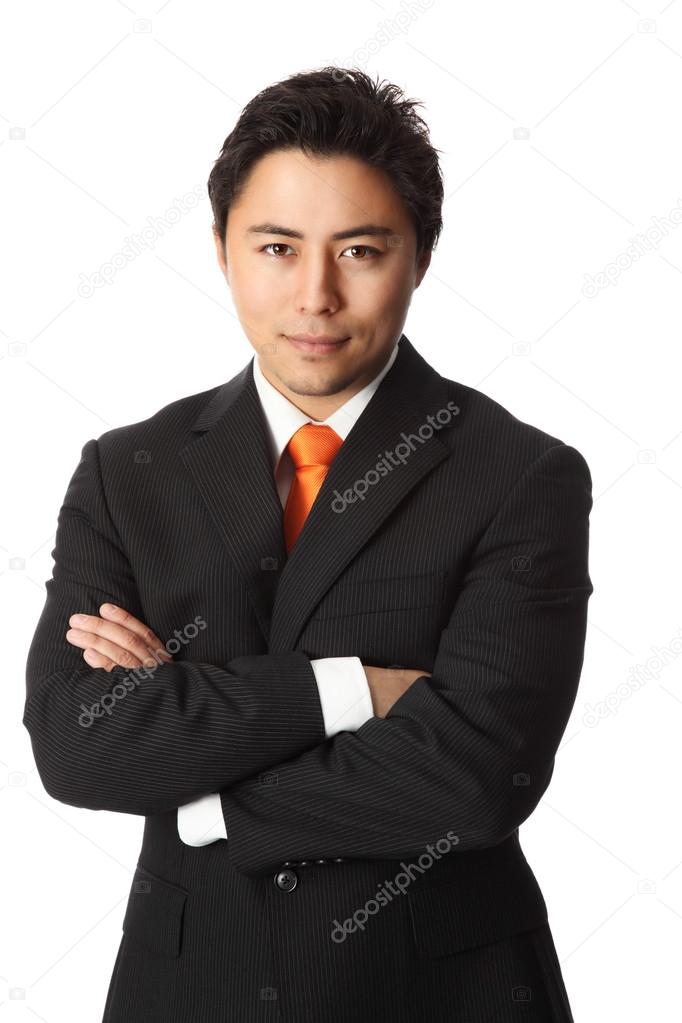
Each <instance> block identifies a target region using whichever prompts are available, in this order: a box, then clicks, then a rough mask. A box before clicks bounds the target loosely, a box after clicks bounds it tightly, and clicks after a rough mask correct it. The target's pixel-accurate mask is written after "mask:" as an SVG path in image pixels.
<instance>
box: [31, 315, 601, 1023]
mask: <svg viewBox="0 0 682 1023" xmlns="http://www.w3.org/2000/svg"><path fill="white" fill-rule="evenodd" d="M429 417H431V418H430V419H429ZM590 508H591V480H590V474H589V469H588V467H587V465H586V463H585V460H584V459H583V457H582V456H581V455H580V453H579V452H578V451H576V450H575V448H572V447H570V446H568V445H566V444H564V443H563V442H562V441H561V440H559V439H558V438H556V437H552V436H550V435H549V434H547V433H544V432H543V431H541V430H538V429H537V428H535V427H533V426H530V425H528V424H526V423H523V422H521V421H520V420H518V419H516V418H515V417H514V416H512V415H511V414H510V413H509V412H507V411H506V410H505V409H504V408H503V407H502V406H500V405H499V404H497V403H496V402H494V401H493V400H491V399H490V398H488V397H486V396H485V395H483V394H481V393H480V392H477V391H475V390H474V389H472V388H469V387H466V386H465V385H463V384H460V383H457V382H455V381H451V380H447V379H445V378H443V377H441V376H440V375H439V374H438V373H436V372H435V371H434V370H433V369H432V368H431V367H430V366H429V365H428V364H427V363H426V362H425V361H424V359H422V358H421V356H420V355H419V354H418V352H417V351H416V350H415V349H414V347H413V346H412V345H411V344H410V342H409V341H408V340H407V338H406V337H405V336H404V335H403V337H402V338H401V342H400V347H399V353H398V357H397V358H396V361H395V363H394V365H393V366H392V368H391V370H390V371H389V373H387V375H386V377H385V378H384V380H383V381H382V383H381V385H380V387H379V388H378V390H377V391H376V393H375V394H374V396H373V398H372V400H371V401H370V402H369V404H368V405H367V407H366V409H365V410H364V412H363V414H362V415H361V417H360V419H359V420H358V421H357V423H356V424H355V426H354V428H353V430H352V431H351V433H350V434H349V435H348V437H347V439H346V441H345V443H344V444H343V446H342V448H341V449H340V451H339V454H338V455H337V457H336V458H335V459H334V461H333V463H332V465H331V467H330V470H329V473H328V475H327V477H326V478H325V481H324V483H323V486H322V488H321V490H320V493H319V495H318V498H317V500H316V501H315V504H314V505H313V508H312V510H311V512H310V514H309V516H308V517H307V519H306V522H305V524H304V526H303V529H302V531H301V534H300V536H299V538H298V540H297V543H296V545H295V547H294V549H293V551H292V553H291V556H290V557H289V558H288V559H287V557H286V551H285V548H284V539H283V531H282V507H281V504H280V502H279V499H278V495H277V493H276V490H275V485H274V480H273V476H272V472H271V467H270V466H269V463H268V452H267V447H266V435H265V430H264V423H263V419H262V413H261V411H260V406H259V402H258V398H257V394H256V391H255V386H254V382H253V372H252V363H249V364H248V365H247V366H246V367H245V369H244V370H242V372H241V373H239V374H238V375H237V376H236V377H235V378H234V379H233V380H231V381H229V382H228V383H226V384H224V385H222V386H220V387H216V388H213V389H212V390H210V391H206V392H204V393H202V394H199V395H193V396H191V397H189V398H183V399H181V400H179V401H176V402H174V403H172V404H171V405H169V406H167V407H166V408H164V409H162V410H160V411H159V412H158V413H156V415H154V416H152V417H150V418H149V419H147V420H145V421H143V422H140V423H136V424H132V425H130V426H126V427H122V428H119V429H116V430H111V431H108V432H107V433H105V434H103V435H102V436H101V437H100V438H99V439H98V440H90V441H88V442H87V443H86V444H85V446H84V448H83V451H82V455H81V460H80V463H79V465H78V467H77V468H76V470H75V472H74V475H73V477H72V479H71V481H70V483H69V487H68V489H67V493H66V497H65V500H64V503H63V505H62V507H61V509H60V513H59V521H58V529H57V539H56V546H55V549H54V551H53V556H54V558H55V567H54V571H53V576H52V579H51V580H49V581H48V582H47V599H46V602H45V607H44V609H43V612H42V615H41V617H40V620H39V622H38V625H37V628H36V632H35V635H34V638H33V642H32V644H31V648H30V650H29V655H28V661H27V672H26V676H27V679H26V680H27V698H26V705H25V711H24V724H25V725H26V727H27V729H28V730H29V733H30V736H31V742H32V745H33V751H34V755H35V759H36V764H37V766H38V769H39V772H40V775H41V778H42V780H43V783H44V785H45V788H46V789H47V791H48V792H49V793H50V794H51V795H52V796H54V797H55V798H57V799H60V800H62V801H64V802H66V803H71V804H72V805H76V806H84V807H89V808H92V809H100V808H102V809H109V810H116V811H119V812H123V813H135V814H141V815H144V816H145V818H146V819H145V829H144V836H143V841H142V848H141V850H140V855H139V859H138V864H137V867H136V871H135V876H134V878H133V881H132V884H131V890H130V896H129V899H128V904H127V907H126V911H125V916H124V920H123V936H122V939H121V944H120V947H119V952H118V955H117V958H116V962H115V964H114V969H113V972H112V978H111V983H110V987H109V991H108V996H107V1003H106V1007H105V1013H104V1020H105V1021H108V1023H119V1021H124V1020H125V1021H127V1023H137V1021H140V1023H141V1021H144V1023H156V1021H159V1023H160V1021H162V1020H163V1021H164V1023H179V1021H187V1020H196V1021H201V1023H214V1021H215V1023H217V1021H219V1020H220V1021H224V1020H235V1021H239V1023H250V1021H256V1020H273V1021H279V1023H304V1021H308V1020H310V1021H316V1023H318V1021H321V1020H325V1021H328V1023H351V1021H354V1023H355V1021H358V1020H359V1021H363V1020H368V1021H370V1020H371V1021H372V1023H380V1021H389V1020H390V1021H392V1023H403V1021H404V1023H407V1021H425V1023H437V1021H440V1020H448V1021H460V1023H464V1021H467V1023H483V1021H487V1023H492V1021H493V1020H495V1021H500V1023H505V1021H514V1020H517V1019H519V1020H520V1019H524V1020H526V1021H532V1023H540V1021H542V1023H570V1021H571V1019H572V1017H571V1012H570V1007H569V1003H568V998H567V996H566V991H565V987H564V985H563V980H562V977H561V972H560V968H559V963H558V960H557V958H556V950H555V949H554V945H553V940H552V935H551V932H550V929H549V923H548V914H547V906H546V904H545V901H544V898H543V896H542V893H541V891H540V888H539V886H538V884H537V881H536V879H535V876H534V875H533V872H532V870H531V868H530V866H529V865H528V863H527V861H526V859H525V857H524V855H523V852H522V849H521V846H520V843H519V835H518V829H519V826H520V824H522V822H523V821H524V820H526V819H527V818H528V816H529V815H530V814H531V813H532V811H533V809H534V808H535V806H536V805H537V803H538V802H539V800H540V798H541V796H542V794H543V792H544V791H545V789H546V787H547V785H548V784H549V781H550V778H551V775H552V772H553V769H554V755H555V752H556V749H557V747H558V744H559V742H560V740H561V736H562V734H563V731H564V729H565V726H566V723H567V720H568V716H569V714H570V711H571V708H572V706H573V702H574V700H575V695H576V688H577V685H578V680H579V676H580V670H581V666H582V658H583V644H584V637H585V626H586V609H587V602H588V598H589V595H590V593H591V592H592V585H591V582H590V578H589V574H588V568H587V550H588V517H589V511H590ZM104 600H111V601H112V602H114V603H117V604H120V605H122V606H124V607H126V608H128V609H129V610H131V611H132V612H133V613H134V614H135V615H137V616H139V617H140V618H142V619H143V620H144V621H145V622H147V624H149V625H150V626H151V627H152V628H153V629H154V631H155V632H156V633H157V634H158V635H159V636H160V637H161V638H162V639H164V640H166V639H168V638H169V637H172V636H173V634H174V632H175V635H176V637H178V638H177V644H178V649H177V652H175V653H174V661H173V663H171V664H168V665H162V666H160V667H158V668H157V669H155V671H154V673H153V675H152V677H150V678H146V679H143V680H142V681H140V682H139V684H138V685H135V684H133V683H132V682H131V681H130V679H128V688H126V682H125V679H126V678H128V676H129V674H130V673H128V672H126V671H125V669H122V668H117V669H115V670H114V671H113V672H111V673H106V672H103V671H102V670H99V669H88V668H87V667H83V661H82V656H81V651H80V650H79V649H78V648H74V647H72V646H71V645H70V644H68V643H67V642H66V641H65V640H64V633H65V632H66V629H67V628H68V617H69V615H70V614H71V613H73V612H74V611H84V612H86V613H91V614H96V613H97V609H98V607H99V605H100V604H101V603H102V602H103V601H104ZM202 622H203V625H202V624H201V623H202ZM171 652H173V651H171ZM353 655H355V656H359V657H360V658H361V659H362V661H363V663H365V664H375V665H381V666H388V665H396V664H401V665H405V666H407V667H416V668H423V669H424V671H428V672H431V673H432V677H431V678H427V677H425V676H423V677H421V678H420V679H418V680H417V681H416V682H415V683H414V684H413V685H412V686H411V687H410V689H408V691H407V692H406V693H405V694H404V695H403V696H402V697H401V699H400V700H398V701H397V703H396V704H395V705H394V706H393V708H392V709H391V711H390V712H389V714H388V715H387V717H386V718H385V719H379V718H371V719H370V720H369V721H367V722H366V723H365V724H364V725H363V726H362V727H361V728H359V729H358V730H357V732H341V733H339V734H338V735H336V736H334V737H333V738H332V739H329V740H325V738H324V726H323V720H322V715H321V709H320V705H319V697H318V695H317V689H316V685H315V679H314V675H313V672H312V669H311V668H310V663H309V662H310V659H314V658H318V657H328V656H353ZM114 684H118V697H117V698H114V695H113V690H112V687H113V686H114ZM110 691H111V694H110ZM107 696H109V699H108V700H107ZM98 706H99V707H100V708H104V707H105V706H107V707H108V708H109V709H108V711H105V710H102V715H101V716H100V717H94V716H92V715H93V713H94V712H93V710H92V708H93V707H98ZM83 708H85V710H84V709H83ZM88 708H90V713H91V716H92V720H91V722H90V724H89V725H88V726H87V727H84V724H83V722H84V721H86V720H87V716H86V711H87V710H88ZM79 715H83V717H82V720H81V723H79ZM213 791H220V792H221V803H222V808H223V812H224V814H225V819H226V824H227V833H228V836H229V838H228V840H227V841H226V842H225V841H222V842H216V843H214V844H212V845H208V846H205V847H191V846H187V845H184V844H183V843H182V842H181V841H180V839H179V836H178V834H177V829H176V813H175V808H176V807H177V806H178V805H180V804H182V803H184V802H189V801H190V800H192V799H194V798H197V797H198V796H200V795H203V794H205V793H207V792H213ZM399 877H401V878H402V879H403V880H401V883H400V884H398V880H397V879H398V878H399ZM405 879H406V880H405ZM370 907H371V908H370ZM363 914H364V919H363ZM334 935H335V936H336V937H334Z"/></svg>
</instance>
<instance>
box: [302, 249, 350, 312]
mask: <svg viewBox="0 0 682 1023" xmlns="http://www.w3.org/2000/svg"><path fill="white" fill-rule="evenodd" d="M340 302H341V296H340V289H339V281H338V276H337V273H336V267H335V265H334V257H333V256H331V255H328V254H325V253H307V254H306V255H305V256H302V257H301V258H300V262H299V265H298V267H297V268H296V295H295V303H296V309H297V311H298V312H299V313H304V314H308V315H319V314H321V313H331V312H336V310H337V309H338V308H339V305H340ZM304 329H305V328H304Z"/></svg>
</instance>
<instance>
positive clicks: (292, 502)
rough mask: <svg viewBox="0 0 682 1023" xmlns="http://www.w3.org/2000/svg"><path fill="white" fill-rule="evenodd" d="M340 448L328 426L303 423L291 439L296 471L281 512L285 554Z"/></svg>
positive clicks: (289, 449)
mask: <svg viewBox="0 0 682 1023" xmlns="http://www.w3.org/2000/svg"><path fill="white" fill-rule="evenodd" d="M342 444H343V441H342V439H341V438H340V437H339V435H338V433H335V432H334V430H332V428H331V426H319V425H316V424H315V423H306V424H305V426H302V427H301V428H300V429H299V430H297V431H296V433H295V434H294V435H293V437H292V438H291V440H290V441H289V443H288V445H287V448H288V451H289V453H290V455H291V457H292V459H293V463H294V465H295V467H296V475H295V477H294V480H293V482H292V484H291V489H290V491H289V496H288V497H287V503H286V506H285V508H284V539H285V542H286V547H287V553H289V552H290V551H291V548H292V547H293V546H294V544H295V543H296V540H297V538H298V534H299V533H300V532H301V530H302V529H303V523H304V522H305V520H306V519H307V517H308V512H309V511H310V509H311V508H312V506H313V504H314V501H315V498H316V497H317V494H318V491H319V489H320V487H321V486H322V484H323V483H324V478H325V476H326V475H327V473H328V472H329V466H330V465H331V463H332V462H333V461H334V459H335V458H336V455H337V453H338V450H339V448H340V447H341V445H342Z"/></svg>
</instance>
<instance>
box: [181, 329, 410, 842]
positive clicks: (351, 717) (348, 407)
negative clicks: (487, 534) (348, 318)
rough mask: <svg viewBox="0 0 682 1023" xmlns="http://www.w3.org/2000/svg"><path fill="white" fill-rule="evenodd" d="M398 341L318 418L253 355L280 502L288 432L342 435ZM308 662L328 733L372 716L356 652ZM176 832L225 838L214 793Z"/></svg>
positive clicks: (288, 465) (191, 807)
mask: <svg viewBox="0 0 682 1023" xmlns="http://www.w3.org/2000/svg"><path fill="white" fill-rule="evenodd" d="M398 343H399V342H396V344H395V346H394V348H393V351H392V352H391V355H390V357H389V359H388V361H387V362H386V365H385V366H384V368H383V369H382V370H381V372H380V373H378V374H377V375H376V376H375V377H374V379H373V380H371V381H370V383H368V384H367V385H366V386H365V387H363V388H362V390H361V391H358V392H357V393H356V394H354V395H353V396H352V397H351V398H349V399H348V401H346V402H344V404H343V405H341V406H340V407H339V408H337V409H336V411H335V412H333V413H332V414H331V415H330V416H329V417H328V418H327V419H324V420H314V419H311V418H310V416H307V415H306V414H305V412H302V411H301V409H300V408H297V406H296V405H294V404H293V403H292V402H290V401H289V399H288V398H286V397H285V396H284V395H283V394H282V393H281V391H278V390H277V388H276V387H274V386H273V385H272V384H271V383H270V381H269V380H267V379H266V378H265V377H264V376H263V373H262V371H261V368H260V365H259V362H258V359H257V358H256V357H255V356H254V359H253V379H254V383H255V385H256V390H257V391H258V396H259V398H260V401H261V406H262V408H263V413H264V416H265V422H266V428H267V434H268V438H269V441H270V452H271V458H272V465H273V472H274V475H275V481H276V485H277V492H278V494H279V499H280V501H281V503H282V507H283V508H284V506H285V505H286V500H287V497H288V495H289V490H290V488H291V484H292V483H293V480H294V476H295V472H296V470H295V466H294V463H293V460H292V458H291V455H290V453H289V451H288V450H287V445H288V444H289V441H290V440H291V438H292V437H293V435H294V434H295V433H296V431H297V430H298V429H300V428H301V426H303V425H305V424H306V423H313V422H314V423H317V424H318V425H324V426H330V427H331V428H332V430H334V432H335V433H337V434H338V435H339V437H340V438H341V440H345V439H346V437H347V435H348V434H349V433H350V431H351V429H352V428H353V426H354V425H355V423H356V421H357V419H358V418H359V417H360V415H361V414H362V412H363V411H364V409H365V407H366V406H367V404H368V402H369V400H370V398H371V397H372V395H373V394H374V392H375V391H376V389H377V387H378V386H379V384H380V383H381V381H382V380H383V379H384V377H385V376H386V374H387V373H388V371H389V369H390V368H391V366H392V365H393V363H394V362H395V360H396V357H397V355H398ZM310 665H311V667H312V669H313V672H314V675H315V681H316V682H317V689H318V693H319V696H320V704H321V706H322V717H323V720H324V728H325V734H326V737H327V738H328V739H329V738H331V737H332V736H333V735H336V733H337V732H350V731H355V729H357V728H359V727H360V725H362V724H364V722H365V721H367V720H369V718H371V717H372V716H373V713H374V710H373V706H372V697H371V694H370V690H369V685H368V684H367V676H366V674H365V669H364V668H363V667H362V662H361V660H360V658H359V657H322V658H317V659H316V660H311V662H310ZM178 833H179V835H180V838H181V839H182V841H183V842H185V843H186V844H187V845H208V844H209V843H210V842H216V841H217V840H218V839H220V838H227V832H226V830H225V820H224V817H223V812H222V806H221V802H220V794H219V793H217V792H212V793H210V794H209V795H206V796H201V797H200V798H199V799H195V800H194V801H193V802H191V803H186V804H185V805H184V806H180V807H178Z"/></svg>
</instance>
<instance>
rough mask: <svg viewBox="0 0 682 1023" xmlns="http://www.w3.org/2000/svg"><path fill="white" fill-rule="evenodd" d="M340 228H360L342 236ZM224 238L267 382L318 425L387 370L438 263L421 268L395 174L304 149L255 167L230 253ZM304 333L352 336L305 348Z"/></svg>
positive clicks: (231, 233) (223, 254)
mask: <svg viewBox="0 0 682 1023" xmlns="http://www.w3.org/2000/svg"><path fill="white" fill-rule="evenodd" d="M370 225H373V226H374V227H375V228H382V229H387V231H384V232H382V233H379V234H372V233H371V232H370V231H368V227H369V226H370ZM358 228H359V229H360V230H358ZM282 229H286V231H285V230H282ZM287 231H290V232H296V233H297V236H296V237H293V236H292V235H291V234H288V233H287ZM340 232H348V233H347V235H346V237H344V238H337V239H334V237H333V236H334V235H335V234H338V233H340ZM214 238H215V243H216V250H217V253H218V262H219V264H220V267H221V269H222V271H223V273H224V275H225V278H226V280H227V283H228V285H229V287H230V289H231V291H232V298H233V301H234V304H235V308H236V310H237V315H238V317H239V320H240V323H241V325H242V327H243V328H244V332H245V333H246V335H247V337H248V339H249V341H250V342H251V344H252V345H253V347H254V349H255V350H256V352H257V354H258V358H259V365H260V368H261V370H262V372H263V375H264V376H265V377H266V378H267V379H268V380H269V381H270V382H271V383H272V384H273V385H274V386H275V387H276V388H277V389H278V390H279V391H281V392H282V393H283V394H285V396H286V397H287V398H289V400H290V401H293V403H294V404H295V405H297V406H298V407H299V408H301V409H302V410H303V411H304V412H305V413H306V415H309V416H310V417H311V418H314V419H326V418H327V416H328V415H330V414H331V413H332V412H333V411H334V410H335V409H336V408H338V406H339V405H341V404H343V402H345V401H347V400H348V398H350V397H351V396H352V395H353V394H355V393H356V392H357V391H359V390H361V389H362V388H363V387H364V386H365V385H366V384H368V383H369V381H370V380H372V379H373V378H374V377H375V376H376V375H377V373H379V371H380V370H381V369H382V368H383V366H384V365H385V364H386V361H387V360H388V358H389V356H390V354H391V351H392V350H393V347H394V345H395V343H396V341H397V340H398V338H399V337H400V335H401V333H402V330H403V325H404V323H405V319H406V316H407V311H408V308H409V305H410V301H411V298H412V292H413V291H414V289H415V288H416V287H418V286H419V283H420V282H421V280H422V277H423V276H424V273H425V272H426V269H427V267H428V264H429V261H430V253H427V254H426V255H425V256H423V257H422V259H421V260H420V262H419V263H417V262H416V259H415V255H416V241H417V239H416V232H415V229H414V226H413V223H412V220H411V219H410V215H409V213H408V212H407V209H406V208H405V206H404V205H403V202H402V200H401V199H400V197H399V196H398V194H397V192H396V191H395V189H394V188H393V185H392V183H391V181H390V179H389V178H388V176H387V175H386V174H385V173H384V172H383V171H379V170H377V169H375V168H373V167H370V166H369V165H367V164H365V163H363V162H362V161H360V160H356V159H355V158H353V157H348V156H334V157H323V158H314V157H309V156H306V155H305V154H304V153H303V152H302V151H301V150H298V149H296V150H288V151H276V152H272V153H269V154H268V155H267V156H264V157H263V158H262V159H261V160H259V161H258V163H256V164H255V165H254V167H253V169H252V171H251V173H250V175H249V177H248V179H247V181H246V184H245V187H244V191H243V193H242V195H240V197H239V200H238V202H237V203H236V204H234V205H233V206H232V207H231V208H230V211H229V216H228V221H227V230H226V237H225V247H224V248H223V244H222V242H221V239H220V238H219V237H218V235H217V234H216V232H215V230H214ZM298 334H307V335H315V336H320V335H330V336H332V337H334V338H343V339H347V340H344V342H343V343H342V344H339V345H336V346H333V347H332V348H330V349H328V350H326V351H325V350H322V349H320V348H315V349H312V350H308V349H307V350H302V349H301V348H299V347H297V346H296V345H295V344H293V343H292V341H291V340H289V339H290V338H292V337H293V336H294V335H298Z"/></svg>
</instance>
